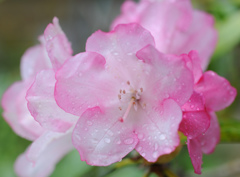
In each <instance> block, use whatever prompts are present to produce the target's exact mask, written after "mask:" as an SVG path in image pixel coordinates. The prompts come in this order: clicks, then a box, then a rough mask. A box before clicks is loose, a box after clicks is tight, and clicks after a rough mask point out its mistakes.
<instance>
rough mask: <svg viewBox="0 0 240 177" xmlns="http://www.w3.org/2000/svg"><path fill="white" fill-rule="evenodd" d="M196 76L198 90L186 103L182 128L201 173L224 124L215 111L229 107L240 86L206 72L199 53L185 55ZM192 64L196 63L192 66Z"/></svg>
mask: <svg viewBox="0 0 240 177" xmlns="http://www.w3.org/2000/svg"><path fill="white" fill-rule="evenodd" d="M185 60H188V61H189V64H190V68H192V70H193V73H194V77H195V86H194V93H193V95H192V96H191V98H190V99H189V101H188V102H187V103H185V104H184V105H183V106H182V110H183V120H182V122H181V124H180V127H179V130H180V131H182V132H183V133H184V134H185V135H186V136H187V137H188V142H187V145H188V150H189V154H190V158H191V161H192V164H193V167H194V171H195V173H197V174H201V164H202V153H206V154H209V153H211V152H213V151H214V149H215V146H216V145H217V143H218V142H219V140H220V127H219V125H218V120H217V116H216V115H215V111H219V110H221V109H224V108H225V107H227V106H229V105H230V104H231V103H232V102H233V101H234V99H235V97H236V89H235V88H233V87H232V86H231V85H230V83H229V82H228V81H227V80H226V79H224V78H223V77H220V76H218V75H217V74H216V73H214V72H213V71H207V72H205V73H202V72H201V70H200V64H199V62H198V61H199V58H198V55H197V52H195V51H192V52H190V53H189V54H188V55H185ZM191 63H192V65H191Z"/></svg>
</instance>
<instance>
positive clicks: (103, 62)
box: [55, 24, 193, 166]
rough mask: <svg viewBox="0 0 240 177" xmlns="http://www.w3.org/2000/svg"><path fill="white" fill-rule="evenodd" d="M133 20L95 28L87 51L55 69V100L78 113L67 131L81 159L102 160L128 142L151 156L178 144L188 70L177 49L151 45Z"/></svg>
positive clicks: (120, 152) (189, 86)
mask: <svg viewBox="0 0 240 177" xmlns="http://www.w3.org/2000/svg"><path fill="white" fill-rule="evenodd" d="M153 46H154V39H153V37H152V36H151V34H150V33H149V32H148V31H147V30H145V29H143V28H142V27H141V26H139V25H138V24H128V25H119V26H117V27H116V28H115V29H114V30H113V31H111V32H109V33H104V32H102V31H97V32H95V33H94V34H93V35H92V36H91V37H90V38H89V39H88V41H87V44H86V51H87V52H85V53H80V54H78V55H76V56H74V57H72V58H70V59H68V60H67V61H66V62H65V64H64V65H63V67H62V68H60V70H59V71H58V72H57V74H56V79H57V82H56V88H55V98H56V101H57V103H58V105H59V106H60V107H61V108H62V109H63V110H65V111H66V112H69V113H71V114H74V115H77V116H80V118H79V120H78V122H77V124H76V126H75V128H74V131H73V135H72V139H73V144H74V146H75V147H76V149H77V150H78V151H79V153H80V156H81V159H82V160H85V161H86V162H87V163H88V164H91V165H100V166H106V165H109V164H112V163H114V162H117V161H119V160H121V159H122V158H123V157H124V156H125V155H127V154H128V153H129V152H130V151H132V150H133V149H136V151H138V152H139V153H140V154H141V156H143V157H144V158H145V159H146V160H148V161H149V162H155V161H156V160H157V158H158V157H159V156H161V155H163V154H168V153H170V152H172V151H173V150H174V149H175V148H176V146H178V145H179V137H178V127H179V123H180V121H181V120H182V112H181V106H182V105H183V104H184V103H185V102H186V101H187V100H188V99H189V98H190V96H191V94H192V90H193V76H192V73H191V71H190V70H189V69H188V67H187V66H186V63H185V61H184V60H183V58H182V57H181V56H174V55H165V54H162V53H160V52H158V51H157V50H156V49H155V48H154V47H153Z"/></svg>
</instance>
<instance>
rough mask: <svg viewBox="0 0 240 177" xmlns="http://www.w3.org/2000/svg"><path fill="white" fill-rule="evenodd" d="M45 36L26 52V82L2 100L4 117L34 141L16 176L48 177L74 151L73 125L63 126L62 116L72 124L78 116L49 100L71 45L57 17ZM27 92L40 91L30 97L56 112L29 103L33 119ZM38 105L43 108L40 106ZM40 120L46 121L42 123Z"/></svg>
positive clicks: (23, 69)
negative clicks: (42, 109) (39, 100)
mask: <svg viewBox="0 0 240 177" xmlns="http://www.w3.org/2000/svg"><path fill="white" fill-rule="evenodd" d="M44 37H45V39H44ZM44 37H43V36H41V37H40V41H41V45H38V46H36V47H32V48H30V49H28V50H27V51H26V53H25V54H24V56H23V57H22V61H21V75H22V79H23V80H22V81H19V82H16V83H14V84H13V85H12V86H11V87H10V88H9V89H8V90H7V91H6V92H5V94H4V96H3V99H2V105H3V108H4V114H3V115H4V118H5V119H6V121H7V122H8V123H9V124H10V125H11V127H12V128H13V130H14V131H15V132H16V133H17V134H18V135H20V136H22V137H24V138H27V139H29V140H35V141H34V142H33V143H32V144H31V145H30V147H29V148H28V150H27V151H26V152H25V153H24V154H22V155H20V156H19V158H18V160H17V161H16V163H15V171H16V173H17V175H18V176H24V177H30V176H41V177H44V176H49V174H50V173H51V172H52V171H53V169H54V167H55V164H56V163H57V162H58V161H59V159H60V158H61V157H62V156H64V155H65V154H66V153H67V152H69V151H70V150H72V149H73V145H72V143H71V132H72V130H71V129H70V128H71V125H72V124H71V123H72V122H71V123H69V122H67V123H66V122H64V123H65V124H64V126H63V125H62V120H61V116H63V117H66V118H69V119H70V121H73V119H74V118H75V116H73V115H69V114H68V113H65V112H64V111H63V110H61V109H60V108H59V107H58V106H57V104H56V102H55V100H54V99H51V98H50V95H51V94H52V97H53V95H54V94H53V93H54V85H55V77H54V75H55V72H54V70H56V69H57V68H59V67H60V66H61V64H62V63H63V62H64V61H65V60H66V59H67V58H68V57H70V56H71V54H72V50H71V46H70V43H69V42H68V40H67V38H66V36H65V34H64V33H63V32H62V30H61V28H60V26H59V24H58V19H57V18H54V19H53V24H50V25H49V26H48V27H47V29H46V30H45V35H44ZM47 51H48V53H47ZM48 55H49V57H50V58H49V57H48ZM52 68H53V69H54V70H53V69H52ZM35 76H37V77H36V80H34V78H35ZM43 80H44V81H45V82H43ZM32 84H33V85H32ZM38 84H41V85H40V86H41V87H38V86H39V85H38ZM31 85H32V86H31ZM29 88H30V89H29ZM43 89H44V90H43ZM27 92H28V95H30V96H31V95H33V94H34V93H35V92H40V93H39V95H33V97H30V96H28V97H27V98H28V99H30V100H31V101H32V102H33V103H34V102H37V101H38V99H39V98H40V97H41V96H42V97H41V98H42V100H41V101H42V103H43V104H42V106H43V107H45V108H46V106H52V107H53V108H55V109H54V111H55V112H54V113H53V112H49V111H47V109H45V110H44V111H45V112H44V113H41V112H40V111H36V110H34V106H35V105H34V104H33V105H31V106H29V104H28V107H29V109H30V111H31V114H32V115H33V117H34V118H33V117H32V115H31V114H30V112H29V111H28V108H27V100H26V99H25V96H26V93H27ZM38 106H39V107H41V106H40V104H39V105H38ZM40 110H41V109H40ZM52 111H53V110H52ZM51 113H52V114H51ZM59 114H61V116H59ZM46 115H47V116H48V117H47V116H46ZM51 116H52V117H51ZM54 116H55V117H54ZM56 116H58V117H57V118H58V119H56ZM50 117H51V118H52V119H50ZM40 118H44V119H45V120H43V121H41V119H40ZM48 119H50V122H49V123H47V122H46V120H48ZM76 120H77V119H76ZM39 123H40V124H41V126H40V124H39ZM52 125H54V128H52V127H53V126H52ZM54 131H56V132H54ZM46 158H47V159H48V160H46Z"/></svg>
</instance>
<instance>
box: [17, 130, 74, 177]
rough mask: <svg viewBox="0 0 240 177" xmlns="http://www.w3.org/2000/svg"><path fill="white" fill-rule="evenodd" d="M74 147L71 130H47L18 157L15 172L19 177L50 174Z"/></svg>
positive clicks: (41, 176) (43, 176) (37, 176)
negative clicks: (61, 132) (55, 131)
mask: <svg viewBox="0 0 240 177" xmlns="http://www.w3.org/2000/svg"><path fill="white" fill-rule="evenodd" d="M73 149H74V147H73V145H72V142H71V132H68V133H66V134H60V133H54V132H45V133H44V134H43V135H42V136H41V137H40V138H38V139H37V140H36V141H34V142H33V143H32V145H30V147H29V148H28V149H27V151H26V152H25V153H23V154H21V155H20V156H19V157H18V159H17V161H16V162H15V165H14V169H15V172H16V174H17V175H18V176H19V177H33V176H34V177H47V176H50V175H51V173H52V172H53V171H54V169H55V166H56V164H57V163H58V162H59V161H60V160H61V158H62V157H63V156H65V155H66V154H67V153H68V152H70V151H71V150H73Z"/></svg>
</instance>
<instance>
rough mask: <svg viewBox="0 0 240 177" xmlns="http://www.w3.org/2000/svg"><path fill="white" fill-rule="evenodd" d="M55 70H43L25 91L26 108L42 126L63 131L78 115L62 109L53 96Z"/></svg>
mask: <svg viewBox="0 0 240 177" xmlns="http://www.w3.org/2000/svg"><path fill="white" fill-rule="evenodd" d="M55 82H56V80H55V72H54V71H53V70H43V71H41V72H40V73H38V75H37V76H36V80H35V81H34V83H33V85H32V86H31V87H30V89H29V90H28V92H27V96H26V99H27V100H28V109H29V111H30V112H31V114H32V116H33V117H34V118H35V120H36V121H38V122H39V123H40V124H41V125H42V126H43V127H44V128H46V129H48V130H51V131H58V132H65V131H67V130H68V129H69V128H70V127H71V126H72V125H73V124H74V122H76V121H77V119H78V117H77V116H74V115H72V114H69V113H66V112H65V111H63V110H62V109H61V108H60V107H59V106H58V105H57V103H56V101H55V98H54V87H55Z"/></svg>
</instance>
